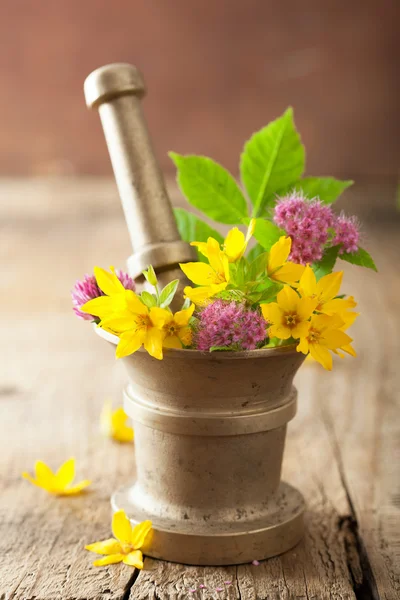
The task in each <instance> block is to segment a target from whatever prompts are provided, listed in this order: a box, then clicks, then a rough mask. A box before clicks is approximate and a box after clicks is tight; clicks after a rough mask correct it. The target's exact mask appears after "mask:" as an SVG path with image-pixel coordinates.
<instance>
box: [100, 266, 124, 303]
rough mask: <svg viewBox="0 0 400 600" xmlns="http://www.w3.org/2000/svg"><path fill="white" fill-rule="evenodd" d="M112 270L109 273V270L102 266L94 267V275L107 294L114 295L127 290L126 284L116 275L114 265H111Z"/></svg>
mask: <svg viewBox="0 0 400 600" xmlns="http://www.w3.org/2000/svg"><path fill="white" fill-rule="evenodd" d="M111 270H112V272H111V273H108V271H106V270H105V269H102V268H101V267H95V268H94V276H95V277H96V281H97V285H98V286H99V288H100V289H101V291H102V292H104V293H105V294H106V295H107V296H112V295H114V294H118V293H121V292H123V291H124V290H125V288H124V286H123V285H122V283H121V282H120V280H119V279H118V277H117V276H116V275H115V273H114V269H113V267H111Z"/></svg>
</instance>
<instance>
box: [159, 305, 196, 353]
mask: <svg viewBox="0 0 400 600" xmlns="http://www.w3.org/2000/svg"><path fill="white" fill-rule="evenodd" d="M193 311H194V304H191V305H190V306H189V308H186V309H185V310H180V311H178V312H176V313H175V314H174V315H172V314H171V313H170V315H169V317H168V318H167V320H166V321H165V324H164V326H163V330H164V332H165V338H164V340H163V346H164V348H182V346H190V344H191V343H192V330H191V328H190V327H189V321H190V319H191V317H192V315H193Z"/></svg>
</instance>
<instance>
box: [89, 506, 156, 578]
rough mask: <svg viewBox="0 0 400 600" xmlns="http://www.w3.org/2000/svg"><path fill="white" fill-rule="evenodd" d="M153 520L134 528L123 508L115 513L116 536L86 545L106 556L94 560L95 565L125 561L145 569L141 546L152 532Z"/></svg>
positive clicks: (132, 565)
mask: <svg viewBox="0 0 400 600" xmlns="http://www.w3.org/2000/svg"><path fill="white" fill-rule="evenodd" d="M151 527H152V523H151V521H143V522H142V523H139V524H138V525H136V527H133V528H132V525H131V522H130V521H129V519H128V517H127V516H126V514H125V512H124V511H123V510H119V511H117V512H116V513H114V515H113V519H112V532H113V534H114V536H115V537H114V538H109V539H108V540H104V541H103V542H95V543H94V544H89V545H88V546H85V550H89V552H95V553H96V554H104V555H105V556H104V558H99V559H97V560H95V561H94V563H93V564H94V566H95V567H103V566H105V565H112V564H115V563H119V562H123V563H125V564H126V565H130V566H131V567H136V568H137V569H143V554H142V551H141V548H143V545H144V543H145V541H146V538H147V537H148V535H149V534H150V532H151Z"/></svg>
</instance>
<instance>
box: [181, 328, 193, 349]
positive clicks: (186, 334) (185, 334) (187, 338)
mask: <svg viewBox="0 0 400 600" xmlns="http://www.w3.org/2000/svg"><path fill="white" fill-rule="evenodd" d="M178 337H179V339H180V340H181V342H182V344H183V345H184V346H190V344H191V343H192V337H193V332H192V330H191V328H190V327H189V326H186V327H181V328H180V329H179V331H178Z"/></svg>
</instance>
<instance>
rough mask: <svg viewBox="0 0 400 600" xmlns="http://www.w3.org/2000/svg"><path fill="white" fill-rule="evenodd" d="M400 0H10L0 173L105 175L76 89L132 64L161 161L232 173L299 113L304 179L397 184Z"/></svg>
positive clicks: (2, 55) (1, 56) (2, 29)
mask: <svg viewBox="0 0 400 600" xmlns="http://www.w3.org/2000/svg"><path fill="white" fill-rule="evenodd" d="M399 4H400V3H399V2H396V1H395V0H394V1H390V0H381V1H380V2H379V1H373V2H371V1H365V0H364V1H352V0H346V1H344V0H333V1H329V0H325V1H324V0H313V1H310V2H297V1H295V0H293V1H284V2H278V1H275V2H271V1H269V0H265V1H262V0H259V1H257V0H247V1H246V2H245V1H243V0H218V1H217V0H203V1H201V2H200V1H194V0H192V1H188V0H169V1H167V0H163V1H162V0H158V1H157V0H156V1H147V2H146V1H144V0H142V1H139V0H131V1H128V0H113V1H111V2H110V0H107V1H106V0H84V1H82V0H68V1H67V2H60V1H55V0H40V1H38V2H31V1H28V0H25V1H22V0H3V2H2V4H1V9H0V11H1V15H0V17H1V18H0V50H1V51H0V73H1V87H0V123H1V127H0V175H1V174H3V175H32V174H33V175H37V174H110V173H111V168H110V165H109V160H108V156H107V151H106V147H105V143H104V140H103V137H102V132H101V129H100V124H99V120H98V118H97V116H96V115H95V114H89V113H88V112H87V110H86V108H85V105H84V100H83V94H82V84H83V81H84V79H85V77H86V75H87V74H88V73H89V72H90V71H91V70H93V69H94V68H96V67H98V66H100V65H102V64H105V63H109V62H115V61H126V62H132V63H134V64H136V65H138V66H139V67H140V68H141V69H142V71H143V72H144V74H145V78H146V81H147V84H148V87H149V89H150V93H149V95H148V97H147V99H146V104H145V110H146V114H147V117H148V120H149V123H150V128H151V131H152V133H153V137H154V138H155V145H156V149H157V154H158V156H159V157H160V160H161V162H162V166H163V168H164V170H166V171H168V170H170V171H171V172H172V170H173V169H172V165H171V164H170V162H169V159H168V157H167V156H166V153H167V151H168V150H170V149H173V150H176V151H178V152H183V153H185V152H195V153H203V154H208V155H211V156H213V157H214V158H216V159H217V160H219V161H220V162H223V163H224V164H225V165H226V166H227V167H229V168H230V169H232V170H233V171H236V168H237V167H236V165H237V158H238V155H239V152H240V149H241V146H242V143H243V141H244V140H245V139H246V138H247V137H248V136H249V135H250V134H251V132H252V131H254V130H255V129H257V128H259V127H261V126H262V125H264V124H266V123H267V122H268V121H269V120H271V119H272V118H274V117H276V116H278V115H279V114H281V113H282V112H283V111H284V109H285V108H286V107H287V106H288V105H289V104H291V105H293V107H294V109H295V116H296V121H297V124H298V127H299V129H300V131H301V133H302V136H303V139H304V142H305V144H306V148H307V150H308V157H309V160H308V172H309V173H313V174H336V175H342V176H344V177H347V176H349V177H353V178H356V179H357V178H358V179H359V178H364V179H365V178H370V179H374V178H375V179H378V180H382V179H386V180H388V179H390V180H393V181H394V180H395V179H396V176H397V172H398V165H399V164H400V135H399V133H400V132H399V126H398V119H397V112H398V107H399V102H398V101H399V91H398V85H397V81H396V68H398V58H399V46H400V43H399V37H398V29H399V16H400V10H399Z"/></svg>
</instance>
